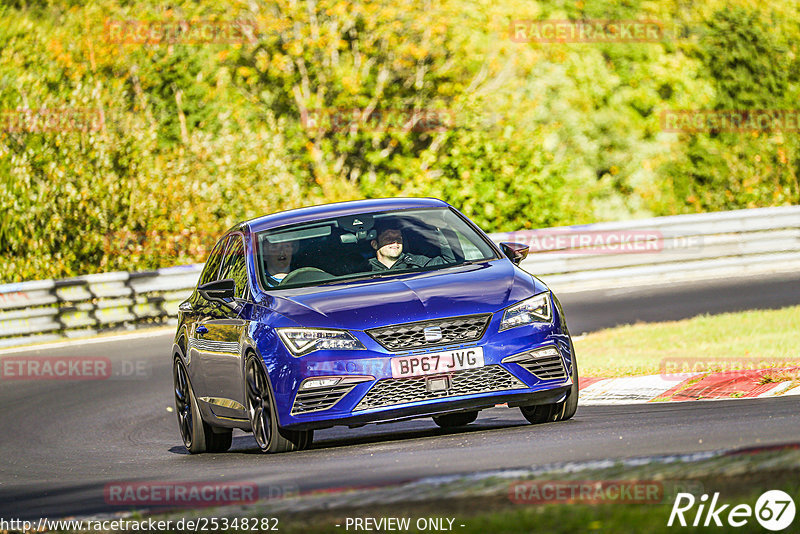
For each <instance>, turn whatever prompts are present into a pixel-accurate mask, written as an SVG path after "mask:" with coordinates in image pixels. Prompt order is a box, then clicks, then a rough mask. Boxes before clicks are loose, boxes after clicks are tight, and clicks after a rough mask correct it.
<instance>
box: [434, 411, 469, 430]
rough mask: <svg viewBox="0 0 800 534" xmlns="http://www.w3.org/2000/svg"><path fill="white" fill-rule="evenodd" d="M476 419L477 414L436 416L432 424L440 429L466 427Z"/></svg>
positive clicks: (463, 413) (462, 413)
mask: <svg viewBox="0 0 800 534" xmlns="http://www.w3.org/2000/svg"><path fill="white" fill-rule="evenodd" d="M477 418H478V412H461V413H448V414H445V415H437V416H436V417H434V418H433V422H434V423H436V424H437V425H439V426H440V427H442V428H453V427H457V426H466V425H468V424H470V423H471V422H473V421H474V420H475V419H477Z"/></svg>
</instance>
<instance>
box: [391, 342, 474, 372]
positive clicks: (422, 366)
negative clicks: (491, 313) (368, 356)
mask: <svg viewBox="0 0 800 534" xmlns="http://www.w3.org/2000/svg"><path fill="white" fill-rule="evenodd" d="M476 367H483V347H472V348H469V349H460V350H446V351H442V352H431V353H428V354H417V355H414V356H400V357H397V358H392V378H408V377H411V376H425V375H434V374H437V373H448V372H451V371H460V370H462V369H475V368H476Z"/></svg>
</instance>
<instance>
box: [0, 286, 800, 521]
mask: <svg viewBox="0 0 800 534" xmlns="http://www.w3.org/2000/svg"><path fill="white" fill-rule="evenodd" d="M561 300H562V304H563V306H564V308H565V311H566V313H567V317H568V321H569V324H570V329H571V331H572V332H573V334H580V333H582V332H588V331H592V330H596V329H598V328H603V327H607V326H613V325H615V324H624V323H631V322H636V321H655V320H668V319H678V318H682V317H689V316H693V315H697V314H700V313H721V312H726V311H736V310H741V309H752V308H778V307H784V306H788V305H792V304H800V274H795V275H791V276H786V275H784V276H773V277H770V278H762V279H760V280H758V281H753V280H752V279H740V280H726V281H723V282H721V281H717V282H699V283H698V282H696V283H691V284H675V285H672V286H667V287H661V288H639V289H628V290H614V291H593V292H587V293H573V294H565V295H562V297H561ZM170 344H171V334H163V335H155V336H151V337H142V338H137V339H127V340H125V341H120V340H113V339H112V340H109V341H104V342H100V343H90V344H89V343H87V344H78V345H72V346H68V347H60V348H51V349H49V350H48V351H47V352H45V351H43V350H37V351H29V352H25V354H26V355H36V354H41V355H45V354H47V355H58V356H93V357H97V356H108V357H109V358H111V359H112V361H114V362H115V363H114V366H115V368H116V370H117V371H120V370H122V373H123V374H126V373H127V374H128V375H129V376H113V377H112V378H111V379H109V380H87V381H52V380H47V381H17V380H2V381H0V406H2V409H0V414H2V415H0V417H1V418H2V419H1V421H2V427H0V517H2V518H6V519H8V518H19V519H36V518H39V517H51V518H53V517H63V516H73V515H88V514H96V513H106V512H112V511H116V510H121V509H123V508H117V507H114V506H111V505H109V504H107V503H106V501H105V499H104V494H103V489H104V487H105V485H106V484H109V483H111V484H116V483H124V482H129V481H173V482H174V481H203V482H250V483H255V484H257V485H258V486H259V488H260V491H261V492H262V494H263V492H265V491H269V488H293V489H300V490H301V491H303V490H312V489H323V488H334V487H342V486H363V485H380V484H385V483H392V482H402V481H408V480H413V479H417V478H421V477H427V476H432V475H445V474H458V473H469V472H473V471H482V470H494V469H504V468H516V467H531V466H538V465H545V464H551V463H558V462H567V461H581V460H597V459H606V458H610V459H618V458H626V457H635V456H643V455H659V454H676V453H689V452H700V451H708V450H717V449H724V448H736V447H750V446H767V445H772V444H780V443H787V442H800V410H798V409H797V400H796V398H791V397H784V398H774V399H753V400H731V401H717V402H699V403H680V404H667V403H656V404H652V405H620V406H583V407H580V408H579V410H578V413H577V414H576V416H575V418H574V419H572V420H571V421H567V422H564V423H551V424H546V425H538V426H531V425H528V424H527V423H526V422H525V420H524V419H523V418H522V416H521V415H520V413H519V411H518V410H516V409H504V408H495V409H492V410H487V411H484V412H482V414H481V417H480V418H479V419H478V421H476V422H475V423H473V424H472V425H470V426H469V427H467V428H466V429H462V430H458V431H444V430H440V429H439V428H438V427H436V426H435V425H434V424H433V422H432V421H430V420H427V419H423V420H414V421H407V422H402V423H396V424H391V425H368V426H366V427H363V428H358V429H346V428H334V429H329V430H325V431H320V432H317V434H316V437H315V444H314V446H313V448H312V449H311V450H308V451H304V452H300V453H292V454H281V455H271V456H270V455H262V454H260V453H259V452H258V451H257V448H256V445H255V441H254V440H253V438H252V437H251V436H250V435H248V434H245V433H242V432H239V431H235V433H234V443H233V447H232V450H231V451H229V452H227V453H224V454H208V455H200V456H190V455H188V454H186V452H185V450H184V449H183V446H182V445H181V444H180V437H179V435H178V430H177V425H176V421H175V414H174V413H172V412H169V411H168V407H172V406H173V398H172V383H171V382H172V378H171V365H170V359H169V347H170ZM3 357H5V355H4V356H3ZM122 362H127V368H124V367H121V365H122ZM115 372H116V371H115Z"/></svg>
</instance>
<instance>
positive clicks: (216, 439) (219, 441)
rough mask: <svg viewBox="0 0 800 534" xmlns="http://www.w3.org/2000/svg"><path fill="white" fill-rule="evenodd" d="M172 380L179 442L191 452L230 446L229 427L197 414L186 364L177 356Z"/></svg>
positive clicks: (198, 452) (209, 450) (217, 450)
mask: <svg viewBox="0 0 800 534" xmlns="http://www.w3.org/2000/svg"><path fill="white" fill-rule="evenodd" d="M172 380H173V384H174V389H175V412H176V414H177V416H178V429H179V430H180V433H181V439H183V445H184V446H185V447H186V450H188V451H189V452H190V453H191V454H200V453H203V452H225V451H227V450H228V449H229V448H230V447H231V442H232V440H233V430H231V429H230V428H219V427H212V426H211V425H209V424H208V423H206V422H205V421H203V417H202V416H201V415H200V409H199V408H198V406H197V399H196V398H195V396H194V391H193V390H192V384H191V383H190V382H189V375H188V373H187V372H186V366H185V365H184V364H183V361H181V359H180V358H175V360H174V362H173V365H172Z"/></svg>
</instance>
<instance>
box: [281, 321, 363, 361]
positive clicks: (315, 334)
mask: <svg viewBox="0 0 800 534" xmlns="http://www.w3.org/2000/svg"><path fill="white" fill-rule="evenodd" d="M276 330H277V331H278V335H279V336H280V338H281V340H282V341H283V344H284V345H286V348H287V349H289V352H291V353H292V355H293V356H302V355H303V354H308V353H309V352H313V351H315V350H326V349H328V350H362V349H365V347H364V345H362V344H361V342H360V341H359V340H357V339H356V338H355V337H353V334H351V333H350V332H348V331H347V330H326V329H321V328H276Z"/></svg>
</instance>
